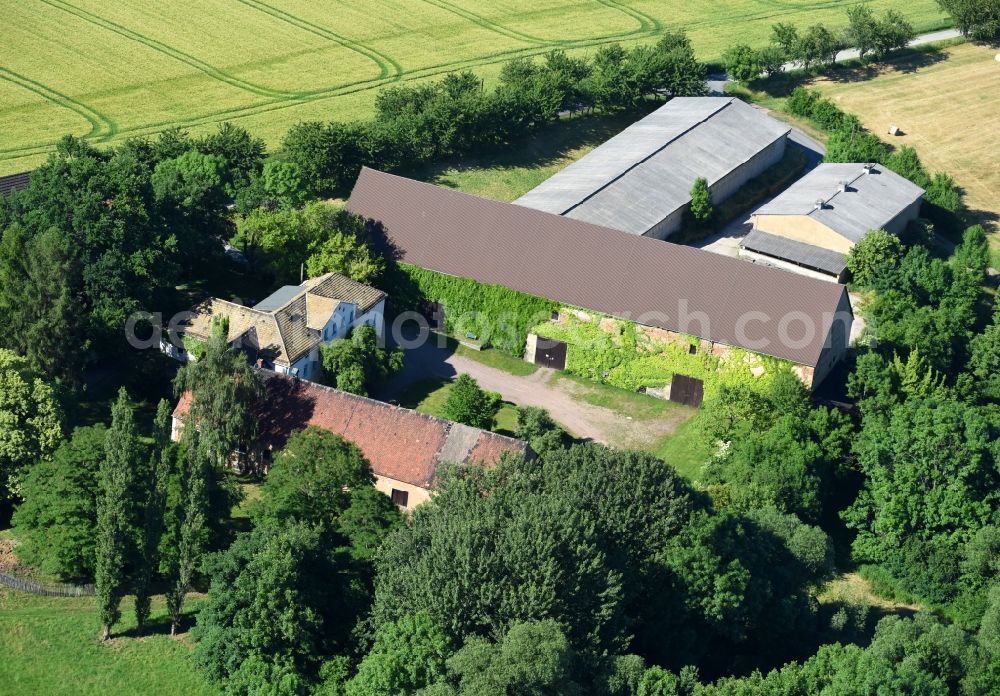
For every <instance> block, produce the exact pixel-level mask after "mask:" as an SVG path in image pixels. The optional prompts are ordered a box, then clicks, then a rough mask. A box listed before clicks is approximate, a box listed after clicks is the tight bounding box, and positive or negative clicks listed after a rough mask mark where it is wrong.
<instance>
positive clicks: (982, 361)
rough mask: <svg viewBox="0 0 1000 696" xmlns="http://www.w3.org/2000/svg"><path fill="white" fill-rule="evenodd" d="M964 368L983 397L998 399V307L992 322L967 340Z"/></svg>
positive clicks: (999, 360)
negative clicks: (967, 353)
mask: <svg viewBox="0 0 1000 696" xmlns="http://www.w3.org/2000/svg"><path fill="white" fill-rule="evenodd" d="M966 370H967V371H968V373H969V374H970V375H972V377H973V378H974V380H975V387H976V390H977V391H978V392H979V393H980V394H981V395H982V396H983V397H984V398H987V399H992V400H994V401H1000V307H998V310H997V311H995V312H994V314H993V322H992V323H991V324H990V325H989V326H987V327H986V328H985V329H984V330H983V332H982V333H981V334H979V335H977V336H975V337H974V338H973V339H972V340H971V341H970V342H969V361H968V363H967V366H966Z"/></svg>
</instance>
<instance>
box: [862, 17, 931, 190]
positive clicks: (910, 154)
mask: <svg viewBox="0 0 1000 696" xmlns="http://www.w3.org/2000/svg"><path fill="white" fill-rule="evenodd" d="M858 7H864V5H858ZM885 166H886V167H888V168H889V169H891V170H892V171H894V172H896V173H897V174H899V175H900V176H902V177H906V178H907V179H909V180H910V181H912V182H913V183H915V184H916V185H917V186H920V187H922V188H927V186H928V185H930V182H931V177H930V175H929V174H928V173H927V170H926V169H924V165H923V163H922V162H921V161H920V156H919V155H917V151H916V150H914V149H913V148H912V147H910V146H909V145H903V146H902V147H901V148H899V149H897V150H893V152H892V153H891V154H890V155H889V156H888V157H887V158H886V160H885Z"/></svg>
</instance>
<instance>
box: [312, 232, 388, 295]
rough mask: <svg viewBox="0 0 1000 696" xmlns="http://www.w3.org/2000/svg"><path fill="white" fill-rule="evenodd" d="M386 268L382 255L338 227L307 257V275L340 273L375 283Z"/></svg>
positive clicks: (364, 281) (353, 278)
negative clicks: (378, 254)
mask: <svg viewBox="0 0 1000 696" xmlns="http://www.w3.org/2000/svg"><path fill="white" fill-rule="evenodd" d="M383 270H385V261H384V260H383V259H382V257H381V256H377V255H376V254H375V253H374V252H373V251H372V249H371V247H370V246H368V245H367V244H366V243H365V242H364V241H362V240H360V239H358V237H357V236H355V235H354V234H351V233H350V232H341V231H339V230H337V231H333V232H331V233H330V236H329V237H327V238H326V239H325V240H323V241H322V242H320V243H319V244H318V245H317V246H316V250H315V251H314V252H313V253H312V254H311V255H310V256H309V258H308V259H306V274H307V275H308V276H309V277H310V278H315V277H317V276H321V275H323V274H325V273H340V274H341V275H345V276H347V277H348V278H350V279H352V280H356V281H358V282H359V283H373V282H375V281H376V280H377V279H378V277H379V276H380V275H381V274H382V272H383Z"/></svg>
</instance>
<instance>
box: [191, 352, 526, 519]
mask: <svg viewBox="0 0 1000 696" xmlns="http://www.w3.org/2000/svg"><path fill="white" fill-rule="evenodd" d="M260 374H261V375H262V376H263V377H264V379H265V385H266V395H265V398H264V399H263V400H262V401H261V402H260V404H259V405H258V406H257V407H256V409H255V411H254V413H255V416H256V418H257V420H258V422H259V425H260V430H259V441H258V443H257V444H258V451H260V452H261V453H262V454H263V456H264V459H265V460H267V459H268V458H269V457H270V455H271V454H272V453H273V452H277V451H278V450H280V449H281V448H282V447H284V445H285V442H287V441H288V438H289V437H290V436H291V435H292V433H294V432H297V431H299V430H302V429H304V428H306V427H308V426H316V427H318V428H323V429H324V430H328V431H330V432H332V433H336V434H337V435H340V436H341V437H343V438H344V439H345V440H347V441H349V442H352V443H354V444H355V445H356V446H357V447H358V449H360V450H361V452H362V453H363V454H364V455H365V458H366V459H367V460H368V461H369V463H371V466H372V471H373V472H374V474H375V479H376V482H375V487H376V488H378V489H379V490H380V491H382V492H383V493H385V494H386V495H388V496H390V497H391V498H392V501H393V502H394V503H396V504H397V505H398V506H400V507H401V508H403V509H406V510H412V509H413V508H414V507H415V506H417V505H419V504H420V503H422V502H424V501H426V500H427V499H428V497H429V496H430V492H431V490H433V488H434V484H435V478H436V477H437V474H438V472H439V471H440V470H441V467H443V466H445V465H447V464H459V465H481V466H493V465H495V464H496V463H497V462H498V461H499V460H500V457H501V455H503V454H504V453H507V452H510V453H514V454H522V455H527V454H530V450H529V449H528V445H527V444H526V443H524V442H523V441H521V440H515V439H514V438H510V437H506V436H504V435H498V434H497V433H491V432H489V431H486V430H480V429H479V428H472V427H469V426H467V425H462V424H461V423H454V422H452V421H447V420H444V419H441V418H435V417H434V416H428V415H426V414H423V413H418V412H417V411H412V410H410V409H406V408H401V407H399V406H393V405H391V404H387V403H384V402H382V401H375V400H374V399H368V398H365V397H363V396H357V395H355V394H348V393H347V392H343V391H340V390H337V389H333V388H331V387H325V386H323V385H320V384H316V383H315V382H309V381H307V380H300V379H295V378H292V377H287V376H285V375H279V374H277V373H275V372H271V371H270V370H260ZM190 405H191V401H190V395H188V394H185V395H184V396H183V397H181V400H180V401H179V402H178V404H177V407H176V408H175V409H174V413H173V416H174V428H173V437H174V439H175V440H176V439H179V437H180V433H181V431H182V429H183V421H184V419H185V418H186V416H187V414H188V410H189V409H190Z"/></svg>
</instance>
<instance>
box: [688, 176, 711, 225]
mask: <svg viewBox="0 0 1000 696" xmlns="http://www.w3.org/2000/svg"><path fill="white" fill-rule="evenodd" d="M690 211H691V217H693V218H694V219H695V220H697V221H698V222H708V221H709V220H711V219H712V215H713V214H714V213H715V209H714V208H713V207H712V192H711V190H710V189H709V188H708V180H707V179H705V177H701V176H700V177H698V178H697V179H695V180H694V185H693V186H692V187H691V206H690Z"/></svg>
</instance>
